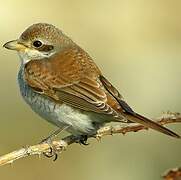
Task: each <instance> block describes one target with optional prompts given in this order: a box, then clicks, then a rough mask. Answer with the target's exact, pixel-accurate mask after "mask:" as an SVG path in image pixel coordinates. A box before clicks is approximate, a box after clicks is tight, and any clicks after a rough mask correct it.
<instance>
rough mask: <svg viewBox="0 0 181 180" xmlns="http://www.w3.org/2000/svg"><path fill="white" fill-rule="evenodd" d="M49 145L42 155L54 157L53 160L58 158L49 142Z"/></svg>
mask: <svg viewBox="0 0 181 180" xmlns="http://www.w3.org/2000/svg"><path fill="white" fill-rule="evenodd" d="M49 146H50V151H48V152H43V155H44V156H45V157H47V158H52V157H54V159H53V161H56V160H57V159H58V153H57V151H56V150H55V149H54V148H53V147H52V146H51V145H50V144H49Z"/></svg>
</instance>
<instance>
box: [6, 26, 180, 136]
mask: <svg viewBox="0 0 181 180" xmlns="http://www.w3.org/2000/svg"><path fill="white" fill-rule="evenodd" d="M35 41H42V42H43V43H42V46H40V47H34V45H32V44H33V43H34V42H35ZM17 44H18V45H16V47H15V46H12V42H11V44H10V43H9V44H8V45H7V44H6V45H5V47H7V48H9V49H15V50H17V51H18V52H19V54H20V56H21V57H22V59H23V64H24V65H23V67H22V69H23V71H22V72H23V79H24V80H25V82H23V83H24V84H25V85H26V84H27V85H28V86H27V88H30V89H32V91H33V92H35V93H36V94H39V96H41V98H45V99H46V98H49V99H51V102H53V103H54V104H55V105H56V104H59V105H62V104H66V105H67V106H68V107H72V108H74V110H75V112H77V110H79V111H78V112H79V114H81V113H82V114H86V118H87V117H88V120H87V121H90V122H91V123H93V122H95V121H96V122H97V123H98V124H100V125H101V124H102V125H103V124H104V123H105V122H109V121H120V122H136V123H140V124H142V125H144V126H145V127H148V128H152V129H154V130H157V131H159V132H162V133H164V134H167V135H170V136H172V137H176V138H179V137H180V136H179V135H177V134H176V133H174V132H172V131H171V130H169V129H167V128H165V127H163V126H161V125H159V124H157V123H156V122H154V121H151V120H149V119H147V118H145V117H143V116H141V115H139V114H137V113H136V112H134V111H133V110H132V109H131V107H130V106H129V105H128V104H127V103H126V102H125V101H124V100H123V97H122V96H121V95H120V93H119V92H118V90H117V89H116V88H115V87H114V86H113V85H112V84H111V83H110V82H109V81H108V80H107V79H106V78H105V77H104V76H103V75H102V73H101V71H100V70H99V68H98V67H97V66H96V64H95V63H94V62H93V60H92V59H91V57H90V56H89V55H88V54H87V53H86V52H85V51H84V50H83V49H81V48H80V47H79V46H78V45H76V44H75V43H74V42H73V41H72V40H71V39H70V38H68V37H67V36H65V35H64V34H63V33H62V32H61V31H60V30H58V29H57V28H55V27H54V26H52V25H49V24H41V23H40V24H35V25H33V26H30V28H28V29H27V30H26V31H25V32H24V33H23V34H22V35H21V37H20V38H19V40H18V41H17ZM36 44H37V45H38V44H41V42H36V43H35V45H36ZM20 79H21V78H20ZM21 83H22V80H21V81H20V84H21ZM22 91H24V90H22ZM26 101H28V103H29V104H31V106H33V105H32V102H29V100H26ZM71 112H72V110H71ZM43 113H44V112H43ZM92 113H93V114H94V115H93V117H92ZM40 114H42V112H41V113H40ZM59 114H60V113H59ZM61 114H62V115H63V116H64V115H65V114H64V113H62V112H61ZM89 114H90V115H89ZM101 115H102V117H104V118H106V117H107V118H108V119H109V121H106V120H103V119H102V118H100V117H101ZM69 116H70V115H69V113H68V114H66V115H65V119H66V118H67V117H69ZM80 117H82V116H80ZM83 117H84V116H83ZM69 118H70V117H69ZM73 118H74V115H72V116H71V118H70V121H69V124H71V126H72V128H73V129H75V130H76V128H77V129H78V130H79V131H81V132H84V133H85V132H88V130H87V129H91V128H95V130H97V129H96V127H92V126H93V125H92V124H89V123H90V122H89V123H88V122H87V123H86V122H81V123H80V122H79V119H78V118H79V115H77V116H76V117H75V118H77V120H76V121H75V122H76V123H75V124H72V123H73V121H74V119H73ZM84 118H85V117H84ZM86 118H85V119H86ZM95 118H98V120H94V119H95ZM99 119H100V120H99ZM60 121H63V120H60ZM63 122H64V121H63ZM66 123H67V124H68V122H66ZM66 123H65V124H66ZM84 123H85V124H84ZM89 127H90V128H89ZM98 127H99V126H98ZM83 129H84V130H83ZM78 130H77V131H78Z"/></svg>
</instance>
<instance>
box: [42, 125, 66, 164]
mask: <svg viewBox="0 0 181 180" xmlns="http://www.w3.org/2000/svg"><path fill="white" fill-rule="evenodd" d="M68 127H69V126H64V127H61V128H59V129H57V130H56V131H54V132H53V133H51V134H50V135H49V136H48V137H47V138H45V139H43V140H42V141H41V143H47V144H49V146H50V151H49V152H44V153H43V155H44V156H46V157H48V158H51V157H53V156H54V157H55V158H54V159H53V161H56V160H57V158H58V154H57V152H56V150H55V149H54V148H53V147H52V146H51V143H50V142H51V141H52V138H54V137H56V136H57V135H58V134H59V133H61V132H63V131H64V130H66V129H67V128H68Z"/></svg>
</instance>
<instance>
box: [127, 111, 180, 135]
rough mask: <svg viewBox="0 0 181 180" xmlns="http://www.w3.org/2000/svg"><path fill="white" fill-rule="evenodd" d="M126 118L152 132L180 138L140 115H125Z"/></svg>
mask: <svg viewBox="0 0 181 180" xmlns="http://www.w3.org/2000/svg"><path fill="white" fill-rule="evenodd" d="M126 118H127V119H128V120H130V121H132V122H135V123H139V124H142V125H143V126H145V127H148V128H151V129H154V130H156V131H159V132H161V133H164V134H166V135H169V136H172V137H175V138H180V136H179V135H178V134H176V133H174V132H173V131H171V130H169V129H167V128H166V127H164V126H162V125H160V124H158V123H156V122H154V121H152V120H150V119H148V118H146V117H144V116H142V115H140V114H137V113H134V114H129V113H128V114H127V115H126Z"/></svg>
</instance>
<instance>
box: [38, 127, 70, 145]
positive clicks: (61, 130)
mask: <svg viewBox="0 0 181 180" xmlns="http://www.w3.org/2000/svg"><path fill="white" fill-rule="evenodd" d="M68 127H69V126H63V127H60V128H58V129H57V130H55V131H53V132H52V133H51V134H50V135H49V136H48V137H46V138H45V139H43V140H42V141H41V142H48V141H51V140H52V139H53V138H55V137H56V136H57V135H58V134H59V133H61V132H63V131H64V130H66V129H67V128H68Z"/></svg>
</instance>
